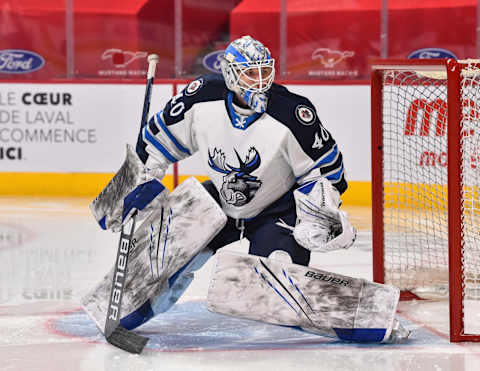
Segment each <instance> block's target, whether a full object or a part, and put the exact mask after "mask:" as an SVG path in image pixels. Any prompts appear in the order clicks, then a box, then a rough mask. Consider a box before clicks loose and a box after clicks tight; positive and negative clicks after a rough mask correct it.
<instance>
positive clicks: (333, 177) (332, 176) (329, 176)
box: [325, 164, 343, 180]
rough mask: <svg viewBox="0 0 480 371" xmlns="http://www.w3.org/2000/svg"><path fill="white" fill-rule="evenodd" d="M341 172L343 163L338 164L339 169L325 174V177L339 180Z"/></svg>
mask: <svg viewBox="0 0 480 371" xmlns="http://www.w3.org/2000/svg"><path fill="white" fill-rule="evenodd" d="M342 173H343V164H342V166H340V170H338V171H337V172H335V173H333V174H330V175H327V176H326V177H325V178H327V179H328V180H339V179H340V178H341V177H342Z"/></svg>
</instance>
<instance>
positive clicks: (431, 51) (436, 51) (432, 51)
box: [407, 48, 457, 59]
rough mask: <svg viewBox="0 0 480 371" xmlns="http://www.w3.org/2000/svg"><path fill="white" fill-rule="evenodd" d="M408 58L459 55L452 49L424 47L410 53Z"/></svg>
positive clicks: (454, 56)
mask: <svg viewBox="0 0 480 371" xmlns="http://www.w3.org/2000/svg"><path fill="white" fill-rule="evenodd" d="M407 58H408V59H434V58H454V59H457V56H456V55H455V54H453V53H452V52H451V51H448V50H446V49H441V48H424V49H419V50H415V51H414V52H412V53H410V55H409V56H408V57H407Z"/></svg>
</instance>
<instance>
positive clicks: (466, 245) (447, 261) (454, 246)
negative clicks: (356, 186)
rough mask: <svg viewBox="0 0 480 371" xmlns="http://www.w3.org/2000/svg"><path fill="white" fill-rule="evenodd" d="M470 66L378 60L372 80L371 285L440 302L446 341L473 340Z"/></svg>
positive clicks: (479, 287)
mask: <svg viewBox="0 0 480 371" xmlns="http://www.w3.org/2000/svg"><path fill="white" fill-rule="evenodd" d="M477 62H478V61H470V62H465V63H458V62H456V61H452V60H450V61H448V62H447V61H422V60H420V61H412V60H409V61H381V64H377V65H375V66H374V68H373V73H372V186H373V208H372V210H373V245H374V246H373V249H374V280H375V281H377V282H384V283H388V284H392V285H395V286H397V287H399V288H400V289H401V290H402V296H403V297H404V298H408V297H411V298H422V299H448V298H449V299H450V309H451V310H450V312H451V313H450V314H451V326H452V322H456V323H457V325H456V326H457V327H456V328H455V330H454V331H453V330H452V328H451V334H450V335H451V340H452V341H462V340H475V341H480V324H476V323H475V322H480V321H478V320H477V321H475V318H476V317H477V313H478V312H480V199H479V188H480V69H479V68H478V66H479V64H478V63H477ZM447 123H448V125H447ZM449 197H450V200H449ZM449 285H450V286H449ZM452 306H453V307H452ZM452 316H453V318H452ZM477 335H479V336H478V337H476V336H477Z"/></svg>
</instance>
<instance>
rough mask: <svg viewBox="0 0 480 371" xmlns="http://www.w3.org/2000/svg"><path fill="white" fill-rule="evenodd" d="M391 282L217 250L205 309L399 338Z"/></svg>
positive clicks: (333, 332) (328, 331)
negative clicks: (343, 274) (373, 280)
mask: <svg viewBox="0 0 480 371" xmlns="http://www.w3.org/2000/svg"><path fill="white" fill-rule="evenodd" d="M399 295H400V292H399V290H398V289H397V288H395V287H393V286H388V285H381V284H377V283H373V282H369V281H366V280H364V279H357V278H352V277H347V276H342V275H339V274H335V273H330V272H326V271H322V270H319V269H316V268H312V267H305V266H301V265H297V264H288V263H284V262H281V261H278V260H274V259H271V258H262V257H258V256H247V255H239V254H234V253H230V252H221V253H219V254H218V259H217V265H216V269H215V272H214V276H213V279H212V281H211V284H210V287H209V291H208V309H209V310H211V311H213V312H216V313H221V314H226V315H229V316H234V317H241V318H247V319H251V320H257V321H262V322H267V323H271V324H275V325H284V326H296V327H300V328H302V329H304V330H306V331H309V332H312V333H316V334H319V335H324V336H336V337H338V338H340V339H342V340H346V341H355V342H394V343H399V342H403V341H405V340H406V339H407V338H408V335H409V331H407V330H405V329H404V328H403V327H402V326H401V325H400V323H399V322H398V321H397V320H396V319H395V312H396V308H397V303H398V299H399Z"/></svg>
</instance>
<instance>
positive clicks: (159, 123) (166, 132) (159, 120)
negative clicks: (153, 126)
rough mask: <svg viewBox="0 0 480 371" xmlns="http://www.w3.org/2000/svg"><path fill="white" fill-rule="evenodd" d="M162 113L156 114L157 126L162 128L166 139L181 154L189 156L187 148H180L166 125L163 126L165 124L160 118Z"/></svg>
mask: <svg viewBox="0 0 480 371" xmlns="http://www.w3.org/2000/svg"><path fill="white" fill-rule="evenodd" d="M162 112H163V111H160V112H158V113H157V115H156V116H157V123H158V125H159V126H160V127H161V128H162V130H163V131H164V132H165V134H167V136H168V138H169V139H170V140H171V141H172V142H173V144H175V146H176V147H177V148H178V149H179V150H180V151H181V152H183V153H186V154H187V155H189V156H190V155H191V153H190V151H189V150H188V148H185V147H184V146H182V145H181V144H180V142H179V141H178V140H177V138H175V137H174V136H173V134H172V133H171V132H170V130H168V128H167V125H165V123H164V122H163V120H162V117H161V116H160V114H161V113H162Z"/></svg>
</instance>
